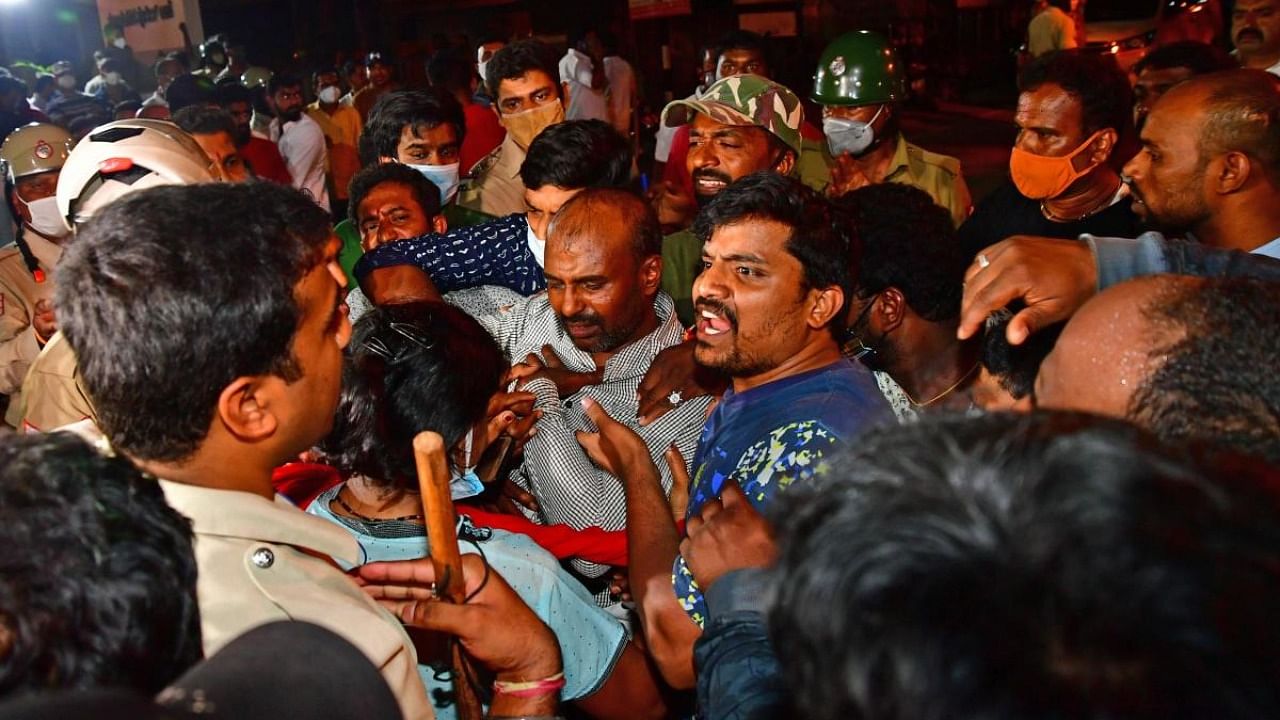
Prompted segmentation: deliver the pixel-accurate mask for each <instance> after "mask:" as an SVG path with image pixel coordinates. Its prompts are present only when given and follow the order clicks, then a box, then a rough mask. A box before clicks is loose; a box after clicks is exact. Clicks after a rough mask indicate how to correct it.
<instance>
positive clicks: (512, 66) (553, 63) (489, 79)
mask: <svg viewBox="0 0 1280 720" xmlns="http://www.w3.org/2000/svg"><path fill="white" fill-rule="evenodd" d="M533 70H541V71H542V72H543V73H546V75H547V77H549V78H551V82H552V83H553V84H554V85H555V86H556V93H557V94H562V93H561V88H560V64H559V61H558V60H557V58H556V54H555V51H553V50H552V49H551V47H550V46H549V45H546V44H544V43H541V42H539V41H537V40H533V39H527V40H519V41H517V42H514V43H511V44H510V45H508V46H506V47H504V48H502V49H501V50H499V51H498V52H496V53H494V54H493V57H492V58H491V59H490V60H489V64H488V65H485V67H484V72H485V78H484V83H485V87H487V88H488V89H489V92H490V93H492V94H493V96H494V97H495V98H496V97H497V96H498V85H500V84H501V83H502V81H503V80H515V79H518V78H521V77H523V76H524V74H525V73H527V72H531V71H533Z"/></svg>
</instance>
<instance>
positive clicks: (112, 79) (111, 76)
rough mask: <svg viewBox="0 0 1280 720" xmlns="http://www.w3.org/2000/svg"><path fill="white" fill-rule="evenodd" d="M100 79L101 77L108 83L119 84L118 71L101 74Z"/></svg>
mask: <svg viewBox="0 0 1280 720" xmlns="http://www.w3.org/2000/svg"><path fill="white" fill-rule="evenodd" d="M102 79H103V80H106V81H107V84H108V85H119V84H120V73H118V72H109V73H107V74H106V75H103V76H102Z"/></svg>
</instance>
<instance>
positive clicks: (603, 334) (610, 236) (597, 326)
mask: <svg viewBox="0 0 1280 720" xmlns="http://www.w3.org/2000/svg"><path fill="white" fill-rule="evenodd" d="M661 253H662V229H661V227H660V226H659V225H658V219H657V217H656V216H654V214H653V209H652V208H650V207H649V204H648V203H646V202H644V200H642V199H641V198H639V197H638V196H636V195H634V194H632V193H629V192H626V191H625V190H615V189H610V188H588V189H586V190H583V191H582V192H580V193H578V194H577V195H576V196H574V197H573V199H571V200H569V202H567V203H565V204H564V206H563V207H561V208H560V210H559V212H557V213H556V215H555V217H554V218H553V219H552V221H551V225H550V227H549V228H548V230H547V250H546V266H545V268H544V270H545V274H546V276H547V296H548V299H549V300H550V302H551V307H552V309H553V310H555V312H556V314H557V315H558V316H559V318H560V321H561V325H562V327H563V328H564V330H565V332H566V333H567V334H568V335H569V336H570V337H571V338H572V339H573V342H574V344H575V345H577V346H578V347H579V348H580V349H582V350H583V351H585V352H590V353H593V354H599V353H611V352H613V351H615V350H617V349H618V348H620V347H622V346H624V345H626V344H628V343H630V342H633V341H635V340H638V339H639V338H640V337H642V336H643V335H645V334H647V333H648V332H650V331H651V330H652V329H653V328H656V327H657V324H658V320H657V315H656V314H655V304H654V297H655V296H656V295H657V294H658V283H659V280H660V278H661V276H662V256H661ZM667 302H668V303H669V302H670V301H667ZM596 359H597V360H600V359H601V358H599V357H597V358H596Z"/></svg>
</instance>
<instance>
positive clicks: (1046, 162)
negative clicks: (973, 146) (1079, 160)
mask: <svg viewBox="0 0 1280 720" xmlns="http://www.w3.org/2000/svg"><path fill="white" fill-rule="evenodd" d="M1102 132H1103V131H1102V130H1099V131H1098V132H1096V133H1094V134H1092V135H1090V136H1089V139H1088V140H1085V141H1084V142H1083V143H1081V144H1080V147H1078V148H1076V149H1075V150H1072V151H1071V152H1069V153H1067V154H1066V155H1060V156H1057V157H1049V156H1047V155H1035V154H1033V153H1029V152H1027V151H1026V150H1023V149H1022V148H1019V147H1017V146H1014V148H1013V154H1012V155H1010V156H1009V174H1010V175H1011V176H1012V177H1013V184H1014V185H1016V186H1017V187H1018V192H1020V193H1022V195H1023V196H1024V197H1028V198H1031V199H1032V200H1046V199H1048V198H1054V197H1057V196H1059V195H1061V194H1062V193H1063V192H1065V191H1066V189H1067V188H1069V187H1071V183H1073V182H1075V181H1076V180H1079V179H1080V178H1082V177H1084V176H1085V175H1088V174H1089V173H1090V172H1091V171H1092V170H1093V169H1094V168H1095V167H1097V166H1098V163H1091V164H1090V165H1089V166H1087V167H1085V168H1084V169H1083V170H1076V167H1075V164H1074V163H1072V161H1073V160H1075V159H1076V156H1077V155H1080V154H1081V153H1084V152H1086V151H1088V149H1089V146H1090V145H1092V144H1093V141H1094V140H1096V139H1098V136H1099V135H1101V134H1102Z"/></svg>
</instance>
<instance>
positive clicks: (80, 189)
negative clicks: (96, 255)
mask: <svg viewBox="0 0 1280 720" xmlns="http://www.w3.org/2000/svg"><path fill="white" fill-rule="evenodd" d="M64 159H65V164H63V163H59V166H60V167H61V168H62V171H61V174H60V176H59V178H58V182H57V192H56V194H55V195H54V196H52V197H50V198H49V199H48V201H49V202H51V203H52V202H55V201H56V205H55V214H56V215H57V216H58V217H59V218H65V219H66V221H67V223H68V224H69V225H71V226H72V227H75V226H76V225H79V224H80V223H82V222H84V221H85V220H88V219H89V218H90V217H92V216H93V215H94V213H96V212H97V211H98V210H99V209H101V208H102V207H104V206H106V205H107V204H109V203H111V202H114V201H115V200H117V199H119V198H120V197H122V196H124V195H127V194H128V193H131V192H134V191H136V190H141V189H143V188H148V187H154V186H156V185H174V184H177V185H186V184H191V183H199V182H212V181H213V180H214V179H215V178H216V177H218V175H217V174H216V170H217V168H216V167H215V165H214V163H213V161H212V160H210V158H209V156H208V155H206V154H205V152H204V151H203V150H201V149H200V146H199V145H198V144H197V143H196V141H195V140H194V139H193V138H192V137H191V136H190V135H188V134H187V133H185V132H183V131H182V130H181V129H180V128H179V127H178V126H177V125H174V124H173V123H170V122H166V121H163V120H145V119H137V120H119V121H116V122H113V123H108V124H106V125H103V126H101V127H99V128H96V129H95V130H94V131H93V132H91V133H89V135H88V136H86V137H85V138H84V139H83V140H81V141H80V143H79V144H77V145H76V146H75V149H74V150H72V151H71V153H70V155H69V156H68V155H64ZM138 169H146V170H147V171H148V172H147V173H146V174H144V175H142V176H140V177H138V176H137V175H138V173H137V172H136V171H137V170H138ZM116 173H127V179H128V180H129V182H122V181H121V180H120V179H117V178H118V176H117V175H116ZM45 284H47V285H50V286H52V284H53V283H52V281H51V280H50V279H46V281H45ZM48 292H49V294H50V297H52V293H53V289H52V287H50V288H49V290H48ZM30 365H31V366H30V370H29V371H27V372H26V374H25V380H24V379H23V378H22V377H21V376H20V377H19V378H18V380H17V382H19V383H21V385H22V392H21V398H20V400H17V399H15V401H14V402H11V403H10V404H9V410H8V412H7V414H6V415H5V421H6V422H7V423H8V424H9V425H12V426H13V427H18V428H22V429H24V430H38V431H48V430H53V429H55V428H59V427H63V426H66V425H70V424H72V423H77V422H81V421H83V420H86V419H88V420H95V419H96V415H95V413H94V411H93V405H92V404H91V403H90V402H89V395H88V393H87V392H85V390H84V387H83V386H82V385H81V383H80V375H79V372H78V370H77V366H76V359H75V353H74V352H73V351H72V349H71V346H70V345H69V344H68V343H66V342H65V341H64V340H63V339H62V335H61V334H55V335H53V337H51V338H50V339H49V342H48V344H46V345H45V346H44V350H42V351H40V354H39V356H38V357H36V358H35V359H34V361H33V362H31V363H30Z"/></svg>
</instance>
